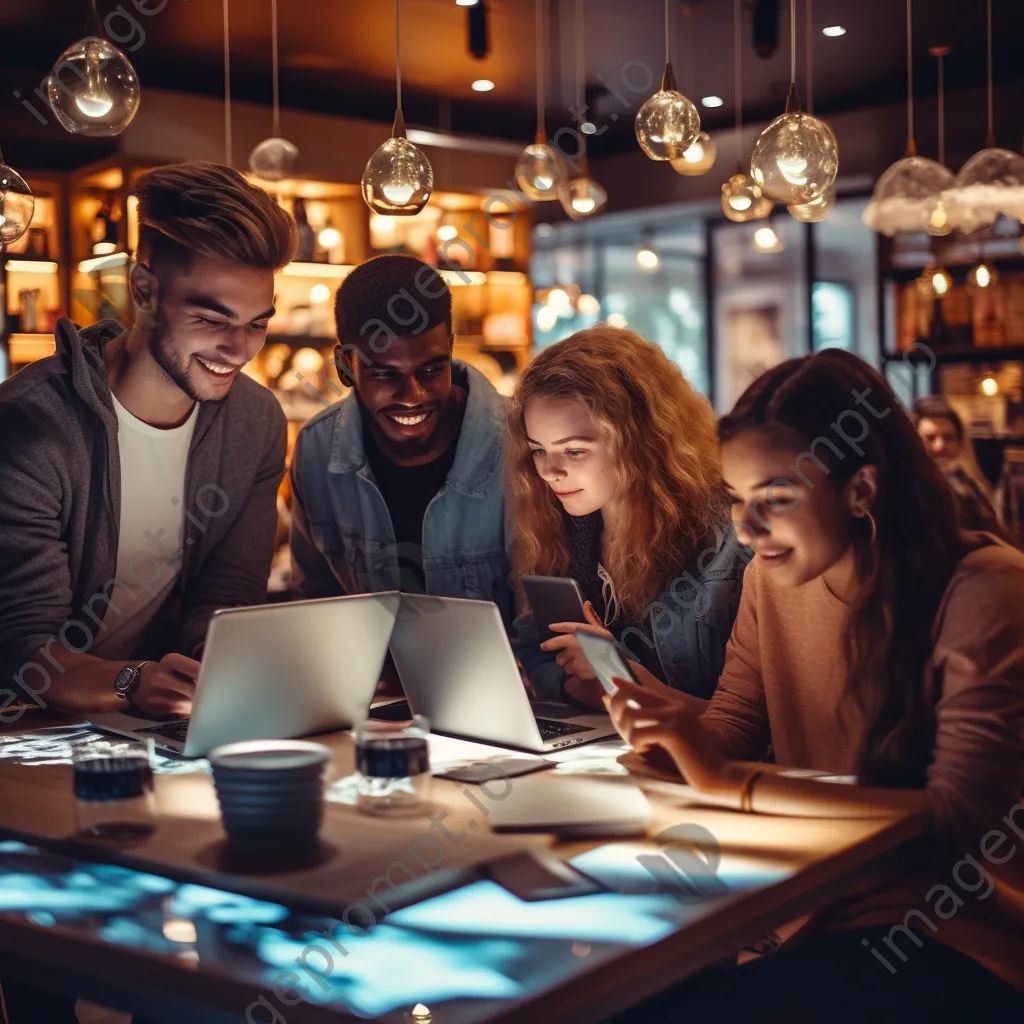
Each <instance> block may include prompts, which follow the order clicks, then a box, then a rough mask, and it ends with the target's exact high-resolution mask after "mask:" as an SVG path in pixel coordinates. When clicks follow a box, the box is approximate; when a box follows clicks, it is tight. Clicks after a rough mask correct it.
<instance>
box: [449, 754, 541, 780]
mask: <svg viewBox="0 0 1024 1024" xmlns="http://www.w3.org/2000/svg"><path fill="white" fill-rule="evenodd" d="M557 763H558V762H557V761H549V760H548V759H547V758H544V757H516V756H511V757H502V756H499V757H489V758H487V759H486V760H484V761H474V762H473V763H472V764H466V765H462V766H461V767H459V768H449V769H448V771H445V772H438V773H436V774H435V775H434V778H435V779H451V780H452V781H454V782H472V783H476V784H478V785H479V783H481V782H493V781H494V780H495V779H514V778H516V776H518V775H529V774H530V773H531V772H542V771H544V770H545V769H546V768H554V767H555V765H556V764H557Z"/></svg>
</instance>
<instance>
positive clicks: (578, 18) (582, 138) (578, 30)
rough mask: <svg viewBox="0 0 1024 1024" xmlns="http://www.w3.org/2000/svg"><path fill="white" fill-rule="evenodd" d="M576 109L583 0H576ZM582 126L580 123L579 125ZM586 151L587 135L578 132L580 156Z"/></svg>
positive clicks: (580, 92)
mask: <svg viewBox="0 0 1024 1024" xmlns="http://www.w3.org/2000/svg"><path fill="white" fill-rule="evenodd" d="M576 109H577V110H579V111H580V116H581V117H582V116H583V114H582V111H583V0H576ZM580 127H581V128H582V125H581V126H580ZM586 153H587V136H586V134H585V133H584V132H583V131H581V132H580V157H581V158H584V157H585V156H586Z"/></svg>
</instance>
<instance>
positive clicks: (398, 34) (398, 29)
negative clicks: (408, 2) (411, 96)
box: [395, 0, 402, 110]
mask: <svg viewBox="0 0 1024 1024" xmlns="http://www.w3.org/2000/svg"><path fill="white" fill-rule="evenodd" d="M395 90H396V95H397V104H396V108H397V109H398V110H401V109H402V25H401V22H400V21H399V18H398V0H395Z"/></svg>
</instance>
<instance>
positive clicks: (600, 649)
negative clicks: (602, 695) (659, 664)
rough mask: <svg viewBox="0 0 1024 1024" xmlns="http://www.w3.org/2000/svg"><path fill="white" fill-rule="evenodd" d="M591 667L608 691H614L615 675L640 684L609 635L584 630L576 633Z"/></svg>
mask: <svg viewBox="0 0 1024 1024" xmlns="http://www.w3.org/2000/svg"><path fill="white" fill-rule="evenodd" d="M576 639H577V640H579V642H580V648H581V650H582V651H583V654H584V656H585V657H586V659H587V661H589V662H590V667H591V668H592V669H593V670H594V675H596V676H597V680H598V682H599V683H600V684H601V685H602V686H603V687H604V688H605V690H606V692H608V693H614V692H615V690H616V686H615V683H614V682H612V680H613V678H614V677H615V676H618V677H619V678H620V679H628V680H629V681H630V682H633V683H636V685H637V686H640V685H641V683H640V680H639V679H637V677H636V676H635V675H633V673H632V672H631V671H630V668H629V666H628V665H627V664H626V660H625V658H623V657H622V655H621V654H620V653H619V648H618V646H617V645H616V643H615V641H614V640H609V639H608V638H607V637H603V636H594V634H593V633H584V632H583V631H582V630H581V631H580V632H579V633H577V634H576Z"/></svg>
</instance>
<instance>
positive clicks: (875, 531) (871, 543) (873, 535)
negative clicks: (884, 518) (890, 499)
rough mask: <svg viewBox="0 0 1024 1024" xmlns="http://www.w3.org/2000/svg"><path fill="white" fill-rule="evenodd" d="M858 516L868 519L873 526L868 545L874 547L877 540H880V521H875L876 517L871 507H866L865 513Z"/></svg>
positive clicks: (869, 524)
mask: <svg viewBox="0 0 1024 1024" xmlns="http://www.w3.org/2000/svg"><path fill="white" fill-rule="evenodd" d="M857 518H858V519H866V520H867V521H868V526H870V527H871V537H870V539H869V540H868V547H869V548H873V547H874V546H875V542H876V541H877V540H878V523H876V522H875V517H874V516H873V515H872V514H871V510H870V509H865V511H864V514H863V515H862V516H858V517H857Z"/></svg>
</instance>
